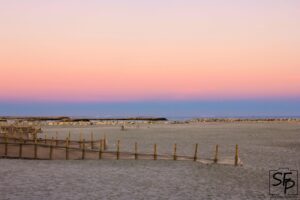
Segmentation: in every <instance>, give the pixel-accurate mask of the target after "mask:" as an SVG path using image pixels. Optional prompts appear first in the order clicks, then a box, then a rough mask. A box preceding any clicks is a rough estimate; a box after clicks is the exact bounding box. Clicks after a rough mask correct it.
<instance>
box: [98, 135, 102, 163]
mask: <svg viewBox="0 0 300 200" xmlns="http://www.w3.org/2000/svg"><path fill="white" fill-rule="evenodd" d="M100 159H102V140H100V141H99V160H100Z"/></svg>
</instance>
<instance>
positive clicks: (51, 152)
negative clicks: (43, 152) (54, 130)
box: [49, 137, 53, 160]
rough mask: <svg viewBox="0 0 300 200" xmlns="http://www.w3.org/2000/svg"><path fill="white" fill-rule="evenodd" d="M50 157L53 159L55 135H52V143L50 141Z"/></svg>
mask: <svg viewBox="0 0 300 200" xmlns="http://www.w3.org/2000/svg"><path fill="white" fill-rule="evenodd" d="M49 159H50V160H52V159H53V137H52V139H51V143H50V152H49Z"/></svg>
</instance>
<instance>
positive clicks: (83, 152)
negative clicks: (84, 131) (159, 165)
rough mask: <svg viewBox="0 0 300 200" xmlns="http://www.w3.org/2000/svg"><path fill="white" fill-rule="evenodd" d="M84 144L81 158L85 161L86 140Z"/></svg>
mask: <svg viewBox="0 0 300 200" xmlns="http://www.w3.org/2000/svg"><path fill="white" fill-rule="evenodd" d="M82 142H83V144H82V147H83V148H82V156H81V159H82V160H84V158H85V139H83V141H82Z"/></svg>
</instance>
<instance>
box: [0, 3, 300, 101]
mask: <svg viewBox="0 0 300 200" xmlns="http://www.w3.org/2000/svg"><path fill="white" fill-rule="evenodd" d="M299 20H300V1H292V0H287V1H282V0H272V1H271V0H262V1H250V0H249V1H230V0H229V1H221V0H218V1H191V0H189V1H164V2H163V3H162V2H161V1H156V0H154V1H126V3H125V1H76V0H72V1H71V0H69V1H58V0H55V1H41V0H39V1H38V0H36V1H33V0H29V1H16V0H7V1H5V0H4V1H1V2H0V25H1V28H0V29H1V31H0V44H1V45H0V91H1V92H0V101H55V102H57V101H71V102H73V101H74V102H85V101H88V102H90V101H92V102H102V101H103V102H107V101H137V100H147V101H148V100H197V99H200V100H207V99H261V98H295V97H297V98H298V97H300V48H299V47H300V37H299V36H300V21H299Z"/></svg>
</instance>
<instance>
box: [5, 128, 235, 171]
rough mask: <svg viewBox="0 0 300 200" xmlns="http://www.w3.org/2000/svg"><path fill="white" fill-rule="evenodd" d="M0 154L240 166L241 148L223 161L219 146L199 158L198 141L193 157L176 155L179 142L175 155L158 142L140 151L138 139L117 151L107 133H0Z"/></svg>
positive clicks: (175, 146)
mask: <svg viewBox="0 0 300 200" xmlns="http://www.w3.org/2000/svg"><path fill="white" fill-rule="evenodd" d="M0 157H1V158H19V159H39V160H41V159H42V160H80V159H81V160H85V159H87V160H91V159H94V160H95V159H116V160H119V159H134V160H139V159H144V160H191V161H197V162H203V163H216V164H218V163H219V164H231V165H235V166H238V165H241V161H240V159H239V147H238V145H236V146H235V153H234V155H232V159H229V160H226V161H224V160H223V161H222V160H220V159H219V145H218V144H217V145H216V146H215V149H214V155H213V158H211V159H203V158H199V157H198V144H195V149H194V153H193V155H191V156H184V155H178V154H177V144H174V146H173V153H172V154H158V145H157V144H153V152H151V153H142V152H139V151H138V143H137V142H135V143H134V146H133V151H132V152H125V151H121V149H120V140H118V141H117V143H116V148H115V151H111V150H108V148H107V139H106V136H104V137H103V138H102V139H100V140H94V139H93V134H91V139H90V140H85V139H82V134H80V140H70V133H69V136H68V137H66V139H65V140H61V139H58V138H57V135H56V137H55V138H54V137H52V138H49V139H48V138H47V136H46V135H45V138H34V139H29V138H22V136H20V137H14V136H8V135H7V134H2V135H1V136H0Z"/></svg>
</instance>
